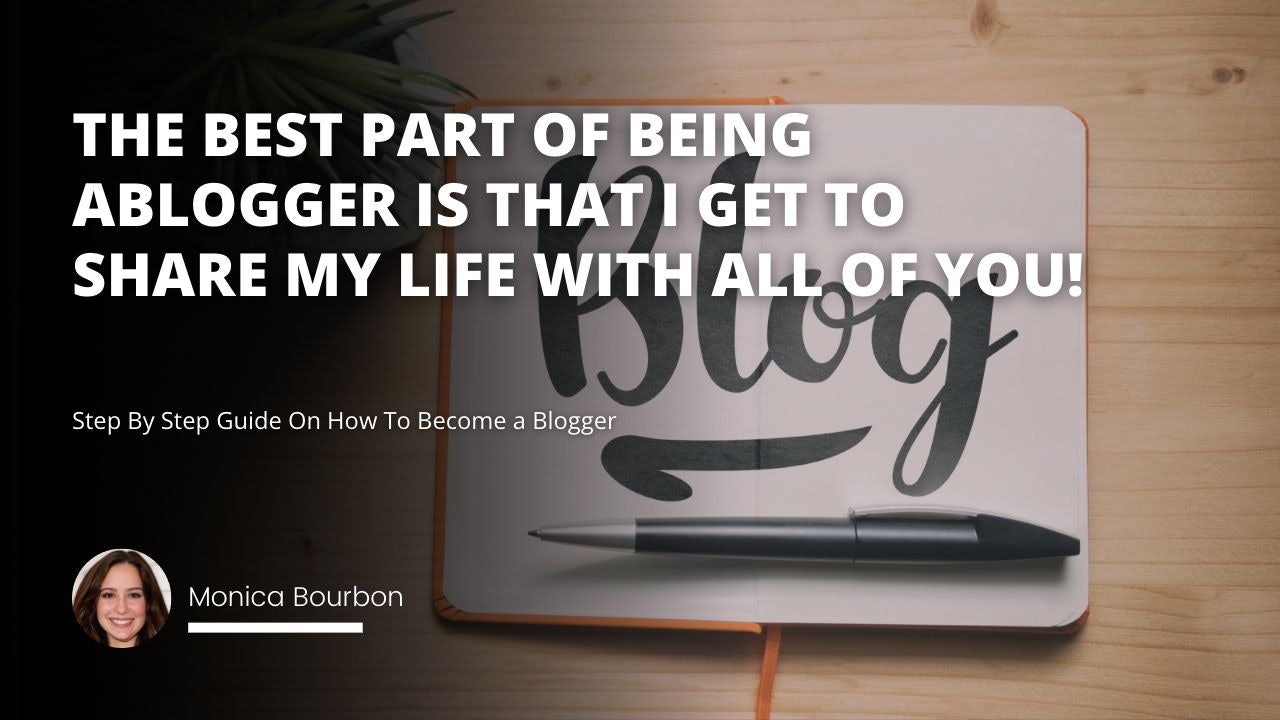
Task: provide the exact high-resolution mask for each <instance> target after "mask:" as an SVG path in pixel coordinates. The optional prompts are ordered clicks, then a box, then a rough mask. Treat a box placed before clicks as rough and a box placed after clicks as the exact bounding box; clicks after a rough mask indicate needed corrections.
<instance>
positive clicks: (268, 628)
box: [187, 622, 364, 635]
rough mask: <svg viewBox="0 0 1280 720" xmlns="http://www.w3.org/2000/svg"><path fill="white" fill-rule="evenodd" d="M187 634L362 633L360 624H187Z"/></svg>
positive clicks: (362, 627)
mask: <svg viewBox="0 0 1280 720" xmlns="http://www.w3.org/2000/svg"><path fill="white" fill-rule="evenodd" d="M187 632H188V633H222V634H263V633H267V634H271V633H289V634H299V633H301V634H310V633H349V634H356V635H359V634H361V633H363V632H364V623H362V622H189V623H187Z"/></svg>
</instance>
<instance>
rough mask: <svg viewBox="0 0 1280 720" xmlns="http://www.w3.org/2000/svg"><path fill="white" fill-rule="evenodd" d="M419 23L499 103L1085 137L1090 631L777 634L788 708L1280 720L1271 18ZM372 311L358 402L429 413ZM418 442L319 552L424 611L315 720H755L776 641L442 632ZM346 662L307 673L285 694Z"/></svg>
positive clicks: (880, 7)
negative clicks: (890, 106) (840, 106)
mask: <svg viewBox="0 0 1280 720" xmlns="http://www.w3.org/2000/svg"><path fill="white" fill-rule="evenodd" d="M429 4H430V5H432V6H439V7H448V6H449V5H456V6H459V7H460V9H459V11H458V12H457V13H456V14H455V15H453V16H451V17H449V18H446V19H444V20H441V21H438V22H436V23H433V24H431V25H430V26H429V29H428V31H427V33H426V35H425V37H426V38H427V40H428V41H429V42H430V45H431V54H432V56H433V58H434V62H435V64H436V66H437V67H438V69H439V70H440V71H441V72H442V73H444V74H446V75H448V76H450V77H453V78H455V79H457V80H459V81H461V82H463V83H464V84H466V85H468V86H470V87H471V88H472V89H474V90H475V91H476V93H477V94H479V95H481V96H482V97H529V98H545V99H548V100H567V99H571V98H591V97H598V98H610V97H664V98H676V97H719V96H725V97H734V96H737V97H753V96H754V97H758V96H764V95H771V94H776V95H780V96H783V97H785V98H787V99H788V100H790V101H791V102H825V103H964V104H984V103H986V104H1046V105H1063V106H1066V107H1068V108H1070V109H1072V110H1074V111H1076V112H1078V113H1080V114H1081V115H1083V116H1084V117H1085V118H1086V120H1087V121H1088V124H1089V128H1090V188H1089V207H1090V223H1089V255H1088V290H1087V298H1088V304H1089V338H1090V340H1089V472H1090V478H1089V485H1090V501H1089V514H1090V539H1091V548H1092V558H1091V567H1090V573H1091V599H1092V614H1091V616H1090V618H1089V621H1088V623H1087V625H1086V626H1085V628H1084V629H1083V630H1082V631H1081V632H1080V633H1079V634H1078V635H1076V636H1074V637H1052V636H1036V635H1019V634H991V633H978V632H972V633H940V632H907V631H888V630H883V631H882V630H875V631H851V630H807V629H806V630H799V629H787V630H786V632H785V633H784V636H783V640H782V656H781V662H780V665H779V670H778V675H777V681H776V687H775V693H774V717H777V718H789V717H822V718H849V717H928V718H949V717H970V718H972V717H981V718H1006V717H1007V718H1027V717H1069V718H1083V717H1099V718H1128V717H1134V718H1138V717H1143V718H1145V717H1184V718H1192V717H1194V718H1275V717H1280V672H1278V671H1280V565H1278V564H1277V563H1278V562H1280V282H1278V281H1280V2H1273V1H1268V0H1216V1H1214V2H1207V1H1205V2H1201V1H1199V0H1169V1H1168V2H1146V1H1141V0H1122V1H1118V2H1085V1H1083V0H1074V1H1072V0H1068V1H1065V2H1055V1H1052V0H1037V1H1022V2H1014V1H1012V0H1000V1H999V2H993V1H991V0H979V2H977V3H974V2H972V1H966V0H916V1H904V2H898V1H896V0H874V1H872V2H853V1H850V0H830V1H827V2H800V1H797V0H788V1H786V2H780V1H779V0H750V1H749V2H728V1H715V2H672V1H668V0H663V1H661V2H593V3H579V2H540V3H526V2H514V1H513V2H488V1H483V2H471V3H465V4H461V3H435V2H433V3H429ZM432 249H434V248H433V247H432V245H431V244H427V245H425V246H424V247H423V251H424V252H427V251H430V250H432ZM374 302H377V303H381V307H382V310H379V311H377V312H368V313H362V317H360V318H357V319H352V320H351V325H352V327H351V328H349V329H350V333H348V334H345V335H343V337H342V346H341V348H340V347H338V346H336V345H335V347H332V348H319V349H318V350H319V351H324V352H330V351H331V352H337V353H342V352H346V353H349V354H351V356H352V358H353V362H356V363H358V362H360V360H359V356H360V353H362V352H365V353H368V352H377V353H381V354H380V355H379V357H384V358H385V359H384V360H383V361H382V363H383V364H381V365H378V366H377V367H378V369H379V370H378V373H379V380H378V381H377V383H378V385H379V387H382V388H384V390H383V391H377V390H368V388H365V389H362V390H360V392H362V393H366V395H362V397H366V396H367V394H368V393H367V392H366V391H368V392H372V393H373V394H374V395H376V394H377V393H378V392H385V393H386V394H388V395H391V394H395V395H396V396H397V397H400V398H402V399H403V398H405V397H409V398H411V399H412V400H414V401H417V402H419V403H420V404H422V405H423V406H425V407H431V404H430V403H431V402H432V399H433V397H434V395H433V393H434V390H433V386H434V380H435V374H434V373H435V370H436V366H435V358H434V348H435V347H436V345H435V343H436V342H437V338H436V336H435V335H434V333H435V332H436V331H437V328H438V325H437V319H436V316H435V313H436V312H437V311H438V306H437V305H436V304H435V303H434V301H431V302H427V301H423V302H419V303H416V304H413V305H411V306H406V305H405V304H404V303H400V302H398V298H397V297H395V288H389V289H386V290H385V291H384V292H383V296H381V297H379V298H377V299H375V301H374ZM373 318H376V320H374V319H373ZM337 322H341V321H340V320H339V321H337ZM389 337H398V338H412V339H411V340H405V341H404V342H401V343H399V344H395V345H393V344H390V341H388V340H386V339H385V338H389ZM379 338H382V339H381V340H380V339H379ZM335 342H336V341H335ZM342 348H347V349H346V350H343V349H342ZM351 348H364V350H363V351H362V350H358V349H351ZM335 442H338V443H341V442H342V441H341V440H340V439H339V440H335ZM396 442H397V443H399V442H401V441H396ZM404 442H407V441H404ZM429 450H430V449H429V448H428V449H427V450H423V449H422V448H421V447H420V445H419V446H413V447H410V446H409V445H407V444H405V445H399V444H397V445H395V446H394V447H393V446H388V447H387V448H385V451H386V452H385V455H384V456H385V457H392V458H397V457H398V458H402V461H397V462H401V464H402V465H403V466H404V467H403V470H402V471H399V472H393V473H391V474H390V475H389V476H388V482H405V483H409V482H412V483H416V484H415V485H414V487H417V488H418V489H417V490H414V491H413V494H412V495H411V496H407V497H406V496H405V495H404V494H403V492H402V493H401V494H400V496H399V500H398V501H397V503H396V507H395V508H394V509H393V508H391V507H389V506H388V504H387V503H381V504H378V505H373V504H370V505H368V506H366V505H364V504H361V503H362V502H363V501H359V500H358V499H357V500H355V501H354V502H356V504H355V505H354V506H353V508H352V511H353V512H357V513H360V512H363V513H367V514H368V515H369V516H370V517H372V518H375V519H374V520H370V525H374V524H376V525H377V526H378V533H377V534H373V535H370V536H367V537H349V536H344V535H335V536H333V537H325V536H323V535H320V536H318V537H319V539H318V540H317V541H316V542H318V543H320V546H321V547H324V548H327V549H329V550H332V551H334V552H336V553H338V554H342V553H350V554H352V555H353V556H363V557H364V558H365V559H367V560H368V563H365V564H361V567H364V568H365V569H366V571H367V575H368V579H369V581H370V584H379V585H383V586H386V585H388V584H390V583H389V581H394V580H396V579H399V580H401V581H402V585H403V586H404V587H407V588H409V589H410V591H411V594H412V595H413V597H414V599H415V602H414V603H413V604H414V605H415V607H413V608H412V611H406V612H405V613H403V614H401V615H397V616H395V619H394V620H392V621H388V622H381V623H379V624H378V625H377V626H376V627H371V628H370V633H371V636H372V637H371V640H374V641H375V644H376V645H377V646H378V649H377V650H376V652H375V651H374V650H372V649H365V650H359V649H357V650H355V651H353V652H356V653H359V655H360V656H359V657H358V658H357V660H358V662H359V663H360V667H361V668H362V669H361V671H360V672H358V673H354V674H352V673H345V672H338V671H336V670H334V671H333V672H332V676H333V677H332V683H331V687H332V688H333V693H332V694H331V695H329V696H327V697H325V698H323V699H317V700H315V702H317V703H323V706H322V707H321V706H320V705H317V710H320V709H323V710H324V711H325V712H326V713H342V712H349V713H350V714H351V715H353V716H373V715H379V714H388V715H399V716H409V717H416V716H424V715H425V716H438V717H452V718H463V717H486V718H491V717H511V718H541V717H546V718H570V717H579V718H630V717H637V718H684V717H691V718H748V717H751V716H752V713H753V708H754V700H755V689H756V682H757V672H758V666H759V661H760V651H761V647H762V638H761V637H758V636H750V635H733V634H718V633H680V632H631V631H622V630H590V629H574V628H535V627H520V626H464V625H457V624H450V623H446V622H443V621H441V620H439V619H438V618H435V617H434V616H432V615H430V614H429V613H425V612H424V611H423V609H424V607H426V602H424V601H425V599H426V598H425V597H424V595H425V593H426V592H427V587H426V576H427V573H428V567H429V552H430V548H429V539H430V527H429V526H426V525H424V524H423V523H422V522H421V518H422V517H430V489H429V485H430V483H429V482H424V481H423V480H422V469H423V468H429V467H430V457H429ZM340 452H341V449H340V448H338V449H336V450H335V454H334V455H333V457H334V458H337V457H340ZM397 453H399V454H397ZM335 462H337V461H336V460H335ZM351 462H352V468H351V470H352V471H353V472H358V468H359V466H360V465H359V463H362V462H364V460H362V459H360V458H355V459H353V460H352V461H351ZM338 469H341V468H338ZM370 502H372V501H370ZM294 511H295V512H303V511H301V510H297V509H296V508H294ZM392 547H394V548H396V550H395V551H394V554H391V555H388V553H387V551H388V549H389V548H392ZM335 548H336V549H335ZM342 577H343V579H345V580H347V581H350V580H357V579H359V578H354V577H352V576H351V574H350V573H346V574H344V575H343V576H342ZM349 660H350V659H349ZM246 662H249V663H250V664H252V662H253V661H252V660H251V659H249V660H246ZM335 667H337V666H335V665H334V664H333V663H332V662H331V661H329V660H326V659H325V658H322V657H314V658H298V659H297V660H296V664H295V666H294V667H292V668H291V670H290V672H297V673H311V674H314V673H324V672H325V671H326V669H330V670H333V668H335ZM312 676H314V675H312ZM281 682H284V683H286V685H287V679H286V680H282V681H281ZM268 709H269V708H268Z"/></svg>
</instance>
